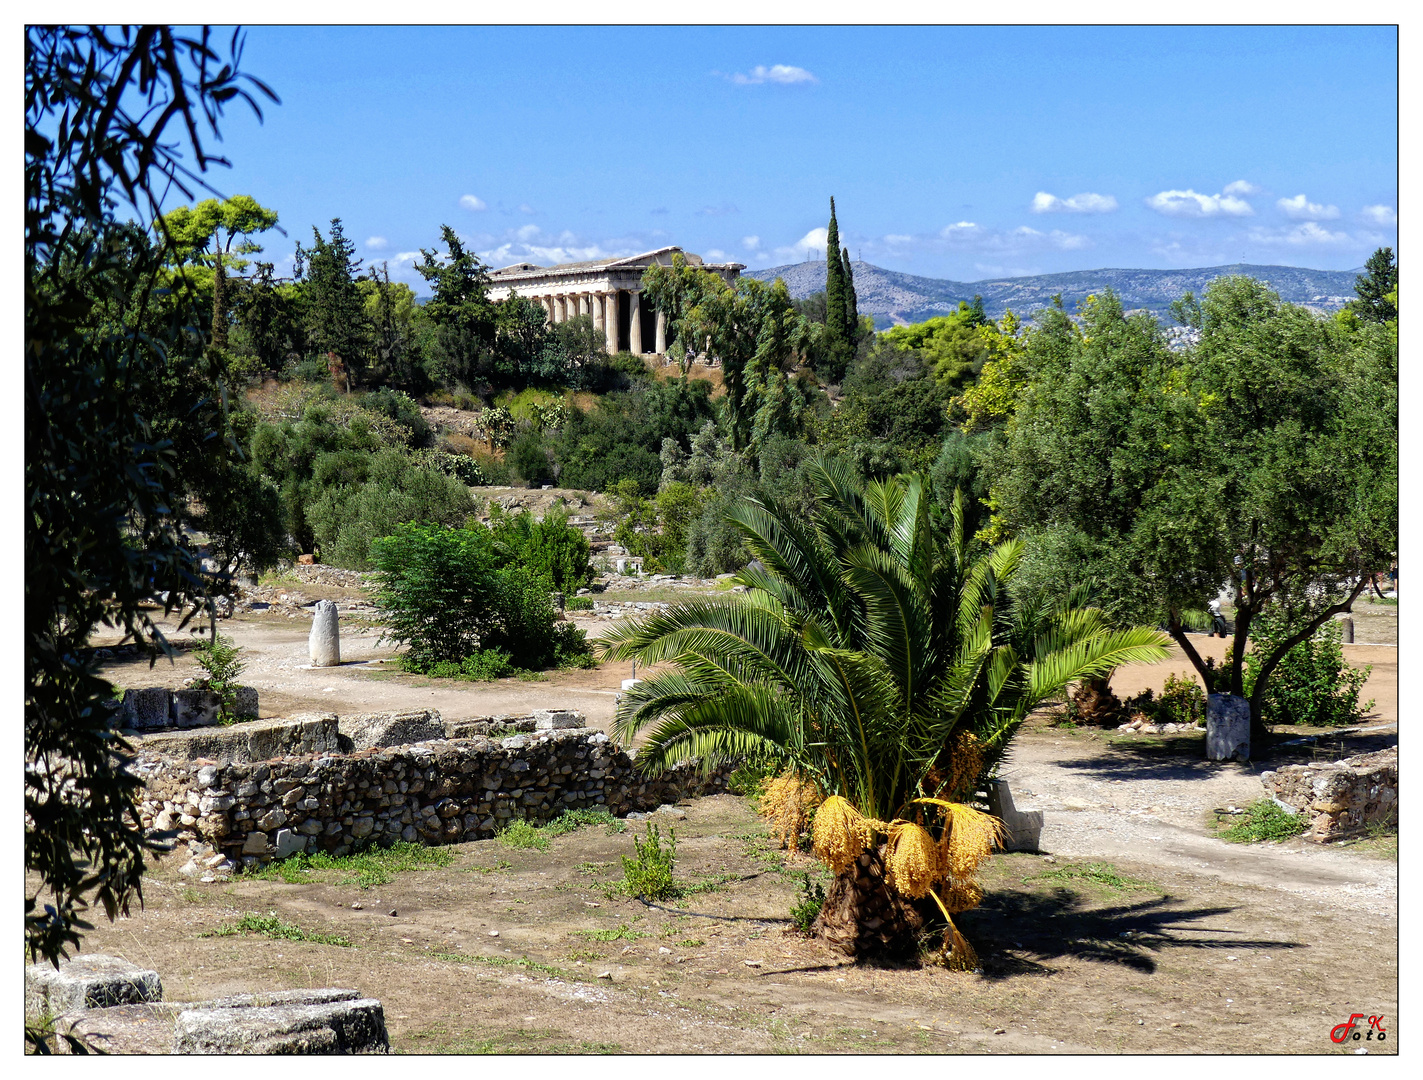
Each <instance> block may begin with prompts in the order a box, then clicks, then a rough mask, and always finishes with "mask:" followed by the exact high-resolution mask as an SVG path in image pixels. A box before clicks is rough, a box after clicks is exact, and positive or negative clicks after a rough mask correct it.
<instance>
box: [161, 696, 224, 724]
mask: <svg viewBox="0 0 1423 1080" xmlns="http://www.w3.org/2000/svg"><path fill="white" fill-rule="evenodd" d="M172 699H173V725H172V726H173V727H175V728H179V729H180V730H181V729H186V728H196V727H212V726H213V725H215V724H216V723H217V710H218V706H219V705H220V704H221V702H220V701H219V700H218V696H217V695H216V694H214V693H213V692H212V691H210V690H174V691H173V693H172Z"/></svg>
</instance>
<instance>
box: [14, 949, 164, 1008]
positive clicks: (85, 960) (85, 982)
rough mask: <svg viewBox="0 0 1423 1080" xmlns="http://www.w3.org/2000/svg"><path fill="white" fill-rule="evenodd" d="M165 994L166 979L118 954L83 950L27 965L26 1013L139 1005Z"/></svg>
mask: <svg viewBox="0 0 1423 1080" xmlns="http://www.w3.org/2000/svg"><path fill="white" fill-rule="evenodd" d="M162 998H163V983H162V980H160V979H159V978H158V973H157V972H156V971H149V970H147V969H146V968H141V967H139V966H138V965H137V964H131V963H129V962H128V961H127V960H122V959H120V958H119V957H117V956H105V955H103V954H102V953H80V954H79V955H78V956H74V957H71V958H69V959H68V960H61V961H60V962H59V967H58V969H56V968H55V967H54V966H53V965H52V964H30V965H29V966H27V967H26V968H25V1016H26V1017H35V1016H41V1015H43V1014H45V1013H49V1014H50V1015H54V1016H58V1015H62V1014H64V1013H70V1012H75V1011H77V1010H80V1009H103V1008H107V1007H109V1006H112V1005H136V1004H142V1003H144V1002H148V1001H160V1000H162Z"/></svg>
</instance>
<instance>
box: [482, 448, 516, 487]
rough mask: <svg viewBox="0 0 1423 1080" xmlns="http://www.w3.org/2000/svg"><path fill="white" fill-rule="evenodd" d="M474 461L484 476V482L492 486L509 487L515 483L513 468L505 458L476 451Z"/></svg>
mask: <svg viewBox="0 0 1423 1080" xmlns="http://www.w3.org/2000/svg"><path fill="white" fill-rule="evenodd" d="M474 463H475V464H476V465H478V466H479V475H480V476H482V477H484V483H486V484H488V485H490V486H492V487H509V486H511V485H512V484H513V483H514V473H513V470H511V469H510V468H509V463H508V462H507V461H505V460H504V459H503V458H501V457H496V456H495V455H493V454H486V453H482V452H480V451H476V452H475V454H474Z"/></svg>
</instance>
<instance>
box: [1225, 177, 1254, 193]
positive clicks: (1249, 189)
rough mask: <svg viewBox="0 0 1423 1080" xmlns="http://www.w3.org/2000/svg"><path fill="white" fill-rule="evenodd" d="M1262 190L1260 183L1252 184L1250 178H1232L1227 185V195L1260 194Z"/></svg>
mask: <svg viewBox="0 0 1423 1080" xmlns="http://www.w3.org/2000/svg"><path fill="white" fill-rule="evenodd" d="M1262 190H1263V189H1262V188H1261V187H1260V185H1259V184H1252V183H1251V182H1250V181H1249V180H1232V181H1231V182H1230V183H1228V184H1226V185H1225V194H1227V195H1259V194H1260V192H1261V191H1262Z"/></svg>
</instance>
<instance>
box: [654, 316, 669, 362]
mask: <svg viewBox="0 0 1423 1080" xmlns="http://www.w3.org/2000/svg"><path fill="white" fill-rule="evenodd" d="M656 351H657V352H659V353H666V352H667V313H666V312H663V311H659V312H658V313H657V349H656Z"/></svg>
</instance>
